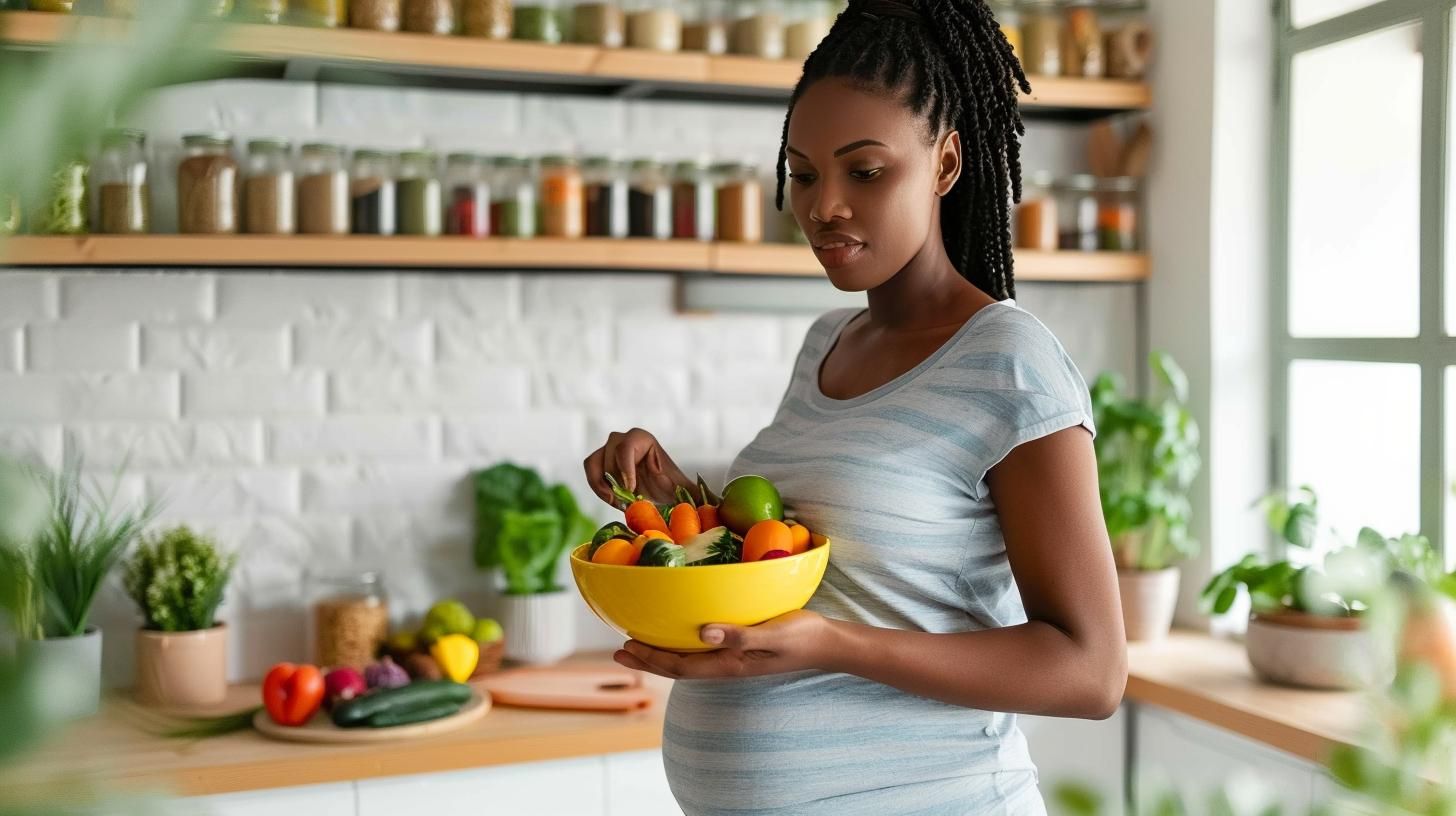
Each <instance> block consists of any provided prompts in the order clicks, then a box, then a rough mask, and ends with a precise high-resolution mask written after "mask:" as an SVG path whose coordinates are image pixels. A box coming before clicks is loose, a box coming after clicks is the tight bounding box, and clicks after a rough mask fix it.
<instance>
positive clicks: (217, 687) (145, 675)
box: [136, 623, 228, 708]
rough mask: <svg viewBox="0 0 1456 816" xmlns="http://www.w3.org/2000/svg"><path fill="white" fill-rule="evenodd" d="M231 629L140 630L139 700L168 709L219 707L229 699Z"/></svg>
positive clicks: (220, 625)
mask: <svg viewBox="0 0 1456 816" xmlns="http://www.w3.org/2000/svg"><path fill="white" fill-rule="evenodd" d="M227 642H228V634H227V627H226V626H224V625H223V624H221V623H219V624H217V625H216V626H214V627H212V628H211V629H203V630H200V631H196V632H154V631H150V630H147V629H141V630H138V631H137V638H136V698H137V701H138V702H141V703H143V704H146V705H153V706H161V707H164V708H196V707H203V706H212V705H217V704H218V703H221V702H223V701H224V700H225V699H227Z"/></svg>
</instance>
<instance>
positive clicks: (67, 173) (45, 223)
mask: <svg viewBox="0 0 1456 816" xmlns="http://www.w3.org/2000/svg"><path fill="white" fill-rule="evenodd" d="M90 176H91V165H90V163H89V162H87V161H86V160H85V159H82V158H76V159H71V160H69V161H62V162H61V163H60V164H58V165H57V166H56V169H55V170H54V171H53V172H52V173H51V176H50V179H49V181H47V183H46V186H45V194H44V197H43V198H42V199H41V201H42V204H41V207H40V209H38V210H36V211H35V214H34V215H33V216H32V218H31V224H30V231H31V232H33V233H35V234H37V235H85V234H86V231H87V229H88V220H89V219H88V216H89V215H90V195H89V193H90V190H89V189H88V187H89V179H90Z"/></svg>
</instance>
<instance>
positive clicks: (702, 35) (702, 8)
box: [682, 0, 729, 54]
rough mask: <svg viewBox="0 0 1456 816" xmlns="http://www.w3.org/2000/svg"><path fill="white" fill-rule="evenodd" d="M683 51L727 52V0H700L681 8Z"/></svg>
mask: <svg viewBox="0 0 1456 816" xmlns="http://www.w3.org/2000/svg"><path fill="white" fill-rule="evenodd" d="M683 12H684V14H683V30H682V47H683V50H684V51H702V52H705V53H708V54H726V53H728V26H729V21H728V0H700V2H697V3H688V4H687V5H686V6H685V7H684V9H683Z"/></svg>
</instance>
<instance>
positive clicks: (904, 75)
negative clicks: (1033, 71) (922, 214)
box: [776, 0, 1031, 300]
mask: <svg viewBox="0 0 1456 816" xmlns="http://www.w3.org/2000/svg"><path fill="white" fill-rule="evenodd" d="M826 77H843V78H845V79H848V80H849V81H850V82H852V83H854V84H855V85H858V86H862V87H864V88H866V89H869V90H875V91H880V92H885V93H893V94H896V95H897V96H899V98H901V99H902V100H903V101H904V103H905V104H906V105H907V106H908V107H909V108H910V109H911V110H912V111H914V112H915V113H916V114H917V115H919V116H923V117H925V119H926V121H927V122H928V123H929V126H930V127H929V130H930V133H931V138H932V139H933V138H935V135H937V134H939V133H940V132H942V131H944V130H956V131H959V132H960V135H961V143H962V145H963V147H964V150H965V154H964V158H963V167H962V172H961V176H960V178H959V179H958V180H957V181H956V184H955V186H954V187H952V188H951V190H950V192H949V193H948V194H947V195H946V196H945V198H944V200H943V202H942V204H941V212H940V222H941V224H940V226H941V233H942V237H943V238H944V240H945V250H946V254H947V255H949V256H950V260H951V263H952V264H954V265H955V268H956V270H957V271H958V272H960V274H961V275H962V276H963V277H965V278H966V279H967V280H969V281H970V282H971V283H973V284H975V285H976V286H978V287H980V288H981V289H982V290H983V291H985V292H986V293H987V294H989V295H991V296H992V297H994V298H996V299H998V300H1004V299H1006V298H1010V297H1015V295H1016V284H1015V281H1014V280H1013V278H1012V259H1011V206H1012V203H1013V202H1016V201H1020V200H1021V141H1020V137H1021V136H1022V135H1024V134H1025V133H1026V126H1025V125H1024V124H1023V123H1022V120H1021V110H1020V108H1019V106H1018V97H1017V90H1018V89H1020V90H1022V91H1024V92H1027V93H1029V92H1030V91H1031V86H1030V84H1029V83H1028V82H1027V81H1026V74H1025V72H1024V71H1022V68H1021V62H1020V60H1018V59H1017V58H1016V56H1015V54H1014V53H1013V52H1012V49H1011V44H1010V43H1009V42H1008V41H1007V40H1006V35H1004V34H1003V33H1002V32H1001V27H1000V26H999V25H998V24H997V22H996V19H995V16H994V15H993V14H992V13H991V10H990V8H988V7H987V6H986V3H985V0H850V2H849V6H848V8H847V9H846V10H845V11H844V12H843V13H842V14H840V15H839V18H838V19H837V20H835V21H834V26H833V27H832V28H831V29H830V30H829V34H828V35H827V36H826V37H825V38H824V40H823V41H822V42H820V43H819V46H818V48H816V49H814V52H813V53H811V54H810V55H809V58H808V59H807V60H806V61H805V62H804V73H803V76H801V77H800V78H799V82H798V84H797V85H795V86H794V93H793V95H792V96H791V97H790V98H789V110H788V114H787V115H785V116H784V131H783V138H782V140H781V141H780V143H779V161H778V192H777V198H776V203H777V205H778V208H779V209H780V210H782V209H783V208H784V179H785V176H786V172H785V162H786V160H787V148H788V140H789V118H790V117H792V116H793V114H794V106H795V105H796V104H797V103H798V101H799V99H800V97H802V96H803V94H804V92H805V91H806V90H807V89H808V88H809V87H810V86H811V85H813V84H814V83H815V82H817V81H818V80H820V79H824V78H826Z"/></svg>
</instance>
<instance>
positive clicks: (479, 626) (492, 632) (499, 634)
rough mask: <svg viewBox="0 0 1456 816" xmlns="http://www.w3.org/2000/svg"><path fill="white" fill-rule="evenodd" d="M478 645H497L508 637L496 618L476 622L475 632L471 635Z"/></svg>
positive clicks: (481, 619)
mask: <svg viewBox="0 0 1456 816" xmlns="http://www.w3.org/2000/svg"><path fill="white" fill-rule="evenodd" d="M470 636H471V637H472V638H474V639H475V642H476V643H495V642H496V641H497V640H500V639H501V638H503V637H505V636H506V633H505V632H503V631H502V630H501V625H500V624H499V623H497V622H496V620H495V619H494V618H480V619H478V620H476V621H475V631H474V632H472V633H471V634H470Z"/></svg>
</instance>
